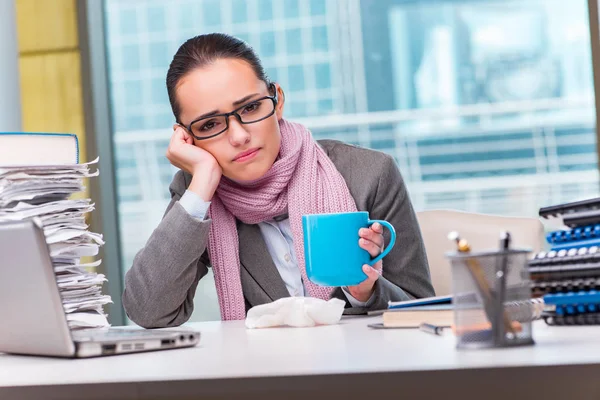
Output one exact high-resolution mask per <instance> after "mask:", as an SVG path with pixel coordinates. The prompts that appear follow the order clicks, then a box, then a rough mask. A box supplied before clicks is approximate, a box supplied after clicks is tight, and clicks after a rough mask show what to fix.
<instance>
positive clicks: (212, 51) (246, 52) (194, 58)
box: [167, 33, 270, 121]
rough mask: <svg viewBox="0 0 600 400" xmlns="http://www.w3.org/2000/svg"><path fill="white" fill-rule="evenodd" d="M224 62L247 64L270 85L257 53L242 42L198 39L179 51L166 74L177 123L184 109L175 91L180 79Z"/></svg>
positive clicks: (225, 37)
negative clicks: (231, 61) (193, 71)
mask: <svg viewBox="0 0 600 400" xmlns="http://www.w3.org/2000/svg"><path fill="white" fill-rule="evenodd" d="M223 58H231V59H238V60H244V61H246V62H247V63H248V64H250V67H252V69H253V70H254V73H255V74H256V76H257V77H258V79H260V80H262V81H264V82H265V83H266V84H267V86H269V85H270V81H269V79H268V78H267V75H266V74H265V70H264V68H263V66H262V64H261V62H260V59H259V58H258V56H257V55H256V53H255V52H254V49H252V47H250V46H249V45H248V44H247V43H246V42H244V41H243V40H240V39H238V38H235V37H233V36H229V35H226V34H224V33H209V34H206V35H198V36H195V37H193V38H191V39H188V40H187V41H186V42H185V43H184V44H182V45H181V46H180V47H179V49H178V50H177V53H175V55H174V56H173V61H171V65H170V66H169V71H168V72H167V92H168V94H169V102H170V103H171V109H172V110H173V115H174V116H175V119H176V120H177V121H179V113H180V112H181V109H180V107H179V103H178V102H177V97H176V93H175V89H176V88H177V84H178V83H179V81H180V80H181V78H182V77H184V76H185V75H186V74H187V73H189V72H190V71H192V70H194V69H196V68H201V67H203V66H205V65H208V64H210V63H212V62H215V61H216V60H219V59H223Z"/></svg>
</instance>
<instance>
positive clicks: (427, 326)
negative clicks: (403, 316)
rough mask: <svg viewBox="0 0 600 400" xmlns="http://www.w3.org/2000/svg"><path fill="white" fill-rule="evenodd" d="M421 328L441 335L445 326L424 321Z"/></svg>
mask: <svg viewBox="0 0 600 400" xmlns="http://www.w3.org/2000/svg"><path fill="white" fill-rule="evenodd" d="M419 329H420V330H422V331H423V332H427V333H431V334H432V335H441V334H442V331H443V330H444V327H442V326H437V325H433V324H428V323H426V322H424V323H422V324H421V325H419Z"/></svg>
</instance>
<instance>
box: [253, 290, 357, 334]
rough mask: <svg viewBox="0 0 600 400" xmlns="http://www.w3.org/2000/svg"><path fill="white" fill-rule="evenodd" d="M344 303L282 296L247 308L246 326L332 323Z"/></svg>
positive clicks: (268, 326)
mask: <svg viewBox="0 0 600 400" xmlns="http://www.w3.org/2000/svg"><path fill="white" fill-rule="evenodd" d="M345 304H346V303H345V302H344V301H343V300H340V299H335V298H334V299H330V300H327V301H325V300H321V299H317V298H314V297H284V298H282V299H279V300H276V301H274V302H272V303H267V304H261V305H259V306H254V307H252V308H251V309H250V310H248V314H247V315H246V328H249V329H253V328H270V327H275V326H285V325H287V326H293V327H306V326H315V325H333V324H337V323H338V322H339V321H340V318H341V317H342V313H343V312H344V306H345Z"/></svg>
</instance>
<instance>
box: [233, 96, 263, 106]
mask: <svg viewBox="0 0 600 400" xmlns="http://www.w3.org/2000/svg"><path fill="white" fill-rule="evenodd" d="M259 94H260V93H252V94H249V95H248V96H244V97H242V98H241V99H239V100H236V101H234V102H233V105H234V106H239V105H240V104H242V103H244V102H246V101H248V100H250V99H251V98H252V97H254V96H258V95H259Z"/></svg>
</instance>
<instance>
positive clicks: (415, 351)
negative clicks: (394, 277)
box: [0, 317, 600, 400]
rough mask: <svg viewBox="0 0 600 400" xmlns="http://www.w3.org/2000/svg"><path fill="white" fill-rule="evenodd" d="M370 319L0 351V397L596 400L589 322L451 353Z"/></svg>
mask: <svg viewBox="0 0 600 400" xmlns="http://www.w3.org/2000/svg"><path fill="white" fill-rule="evenodd" d="M379 318H380V317H374V318H373V317H371V318H362V317H359V318H352V319H344V320H342V322H341V324H339V325H335V326H325V327H317V328H302V329H299V328H276V329H264V330H246V329H245V328H244V326H243V322H228V323H220V322H208V323H196V324H190V326H192V327H194V328H197V329H199V330H200V331H201V332H202V339H201V344H200V345H199V346H198V347H195V348H192V349H181V350H170V351H159V352H153V353H143V354H132V355H124V356H114V357H101V358H95V359H87V360H65V359H53V358H42V357H25V356H12V355H3V354H0V398H1V399H12V398H18V399H22V398H29V397H30V398H77V399H88V398H103V399H106V398H120V399H126V398H127V399H128V398H200V397H204V398H206V397H209V398H245V399H251V398H260V399H267V398H277V399H296V398H297V399H303V400H313V399H320V398H325V397H326V396H327V398H344V399H348V398H361V399H369V400H370V399H373V400H380V399H381V400H383V399H385V398H389V396H393V397H392V398H395V399H415V398H427V399H434V398H436V397H437V396H440V397H441V396H443V398H444V399H455V398H456V399H458V398H461V399H466V398H478V399H479V398H485V399H494V398H502V399H506V397H507V396H510V397H511V398H519V397H525V396H529V398H530V399H533V398H540V399H544V400H547V399H554V398H557V399H558V398H560V399H565V398H568V399H569V400H572V399H575V398H589V399H599V398H600V327H547V326H546V325H545V324H544V323H543V322H537V323H536V324H535V329H534V338H535V340H536V342H537V343H536V345H535V346H528V347H522V348H514V349H502V350H479V351H457V350H456V349H455V339H454V337H453V336H452V335H451V334H450V332H447V333H446V334H445V335H444V336H441V337H439V336H434V335H430V334H427V333H424V332H421V331H419V330H375V329H371V328H368V327H367V323H372V322H378V321H379ZM291 391H294V392H291ZM514 395H517V396H516V397H514ZM332 396H333V397H332Z"/></svg>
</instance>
